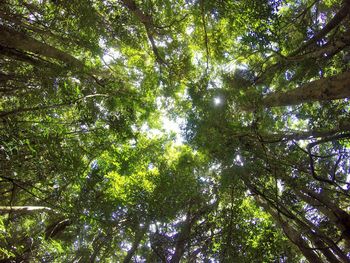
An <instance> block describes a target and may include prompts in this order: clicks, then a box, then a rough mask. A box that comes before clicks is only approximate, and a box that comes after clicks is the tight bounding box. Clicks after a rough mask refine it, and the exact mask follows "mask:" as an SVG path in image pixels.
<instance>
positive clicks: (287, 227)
mask: <svg viewBox="0 0 350 263" xmlns="http://www.w3.org/2000/svg"><path fill="white" fill-rule="evenodd" d="M255 200H256V201H257V203H258V204H259V205H260V206H262V207H263V208H264V209H265V210H266V212H268V213H269V214H270V215H271V216H272V217H273V218H274V220H275V222H276V223H277V224H278V225H279V226H280V227H281V228H282V229H283V232H284V233H285V234H286V236H287V237H288V238H289V239H290V241H291V242H292V243H293V244H295V245H296V246H297V247H298V248H299V250H300V251H301V252H302V254H303V255H304V256H305V258H306V259H307V260H308V261H309V262H310V263H318V262H323V260H322V259H321V258H320V257H319V256H318V255H317V254H316V253H315V251H314V250H313V249H312V248H311V247H310V246H309V245H308V244H307V242H306V241H305V240H304V239H303V237H302V236H301V234H300V231H298V230H297V229H295V228H294V227H293V226H292V225H291V224H290V223H289V222H288V221H286V220H284V219H283V218H282V216H281V215H280V214H279V213H278V212H277V211H276V210H275V209H273V208H272V207H270V205H269V204H268V203H267V202H266V201H265V200H264V199H263V198H261V197H260V196H256V197H255Z"/></svg>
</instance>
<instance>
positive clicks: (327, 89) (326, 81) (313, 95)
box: [262, 71, 350, 108]
mask: <svg viewBox="0 0 350 263" xmlns="http://www.w3.org/2000/svg"><path fill="white" fill-rule="evenodd" d="M345 98H350V71H346V72H344V73H341V74H339V75H336V76H332V77H328V78H321V79H318V80H315V81H312V82H310V83H307V84H304V85H302V86H300V87H298V88H296V89H293V90H290V91H286V92H275V93H272V94H268V95H266V96H265V97H264V98H263V99H262V105H263V107H265V108H270V107H279V106H291V105H297V104H301V103H307V102H314V101H325V100H336V99H345Z"/></svg>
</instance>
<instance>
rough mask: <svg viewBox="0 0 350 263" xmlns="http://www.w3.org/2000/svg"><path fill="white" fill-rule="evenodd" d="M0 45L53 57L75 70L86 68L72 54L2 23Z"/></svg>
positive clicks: (0, 26)
mask: <svg viewBox="0 0 350 263" xmlns="http://www.w3.org/2000/svg"><path fill="white" fill-rule="evenodd" d="M0 35H1V38H0V45H1V46H4V47H8V48H14V49H17V50H23V51H27V52H31V53H34V54H37V55H40V56H44V57H46V58H52V59H55V60H57V61H60V62H63V63H65V64H66V65H67V66H69V67H70V68H71V69H72V70H74V71H81V70H83V69H84V64H83V63H82V62H81V61H80V60H78V59H76V58H75V57H73V56H72V55H70V54H68V53H66V52H63V51H61V50H59V49H57V48H55V47H53V46H50V45H48V44H45V43H42V42H40V41H38V40H36V39H34V38H32V37H29V36H27V35H26V34H24V33H22V32H18V31H15V30H13V29H11V28H9V27H6V26H4V25H0Z"/></svg>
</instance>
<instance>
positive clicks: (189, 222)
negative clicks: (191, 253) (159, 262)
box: [170, 213, 194, 263]
mask: <svg viewBox="0 0 350 263" xmlns="http://www.w3.org/2000/svg"><path fill="white" fill-rule="evenodd" d="M193 223H194V219H193V218H192V216H191V214H190V213H187V218H186V220H185V222H184V224H183V226H182V229H181V231H180V233H179V236H178V238H177V241H176V246H175V253H174V254H173V256H172V258H171V261H170V263H178V262H180V260H181V258H182V256H183V254H184V253H185V246H186V244H187V242H188V241H189V239H190V235H191V228H192V226H193Z"/></svg>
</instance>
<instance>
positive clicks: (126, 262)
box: [123, 225, 148, 263]
mask: <svg viewBox="0 0 350 263" xmlns="http://www.w3.org/2000/svg"><path fill="white" fill-rule="evenodd" d="M147 229H148V225H145V226H144V227H142V228H141V227H140V228H139V229H138V230H137V231H136V233H135V240H134V242H133V243H132V246H131V248H130V250H129V251H128V253H127V255H126V257H125V258H124V260H123V263H129V262H131V259H132V257H133V256H134V254H135V252H136V250H137V248H138V247H139V245H140V243H141V241H142V238H143V237H144V235H145V233H146V232H147Z"/></svg>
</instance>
